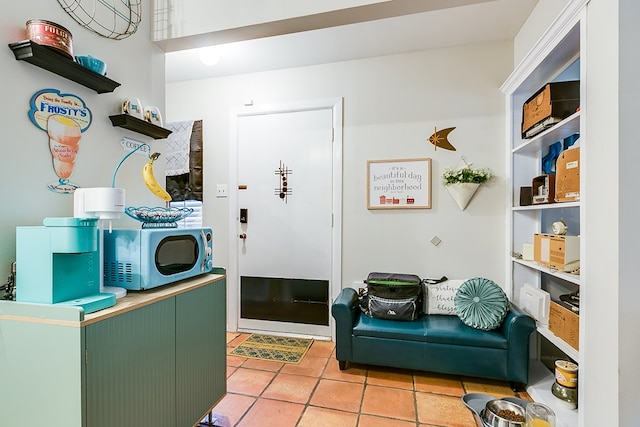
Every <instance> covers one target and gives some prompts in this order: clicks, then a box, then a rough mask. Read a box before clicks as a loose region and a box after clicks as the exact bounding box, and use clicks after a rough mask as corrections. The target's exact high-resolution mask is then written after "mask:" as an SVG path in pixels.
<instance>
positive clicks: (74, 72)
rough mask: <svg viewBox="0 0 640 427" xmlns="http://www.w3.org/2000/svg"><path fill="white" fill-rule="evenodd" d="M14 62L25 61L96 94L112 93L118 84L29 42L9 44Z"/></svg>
mask: <svg viewBox="0 0 640 427" xmlns="http://www.w3.org/2000/svg"><path fill="white" fill-rule="evenodd" d="M9 48H10V49H11V50H12V51H13V54H14V55H15V57H16V60H19V61H26V62H28V63H30V64H33V65H35V66H37V67H40V68H42V69H45V70H47V71H50V72H52V73H54V74H57V75H59V76H62V77H65V78H67V79H69V80H72V81H74V82H76V83H78V84H81V85H82V86H85V87H88V88H89V89H93V90H95V91H96V92H97V93H107V92H113V91H114V90H115V89H116V88H117V87H118V86H120V83H118V82H115V81H113V80H111V79H110V78H108V77H106V76H103V75H101V74H98V73H94V72H93V71H91V70H89V69H88V68H85V67H83V66H82V65H80V64H78V63H77V62H75V61H73V60H71V59H68V58H65V57H64V56H63V55H61V54H59V53H57V52H55V51H53V50H52V49H50V48H48V47H46V46H41V45H39V44H37V43H34V42H32V41H31V40H23V41H20V42H16V43H9Z"/></svg>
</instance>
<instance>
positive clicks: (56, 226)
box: [16, 217, 116, 313]
mask: <svg viewBox="0 0 640 427" xmlns="http://www.w3.org/2000/svg"><path fill="white" fill-rule="evenodd" d="M98 221H99V220H98V218H66V217H62V218H45V219H44V221H43V226H37V227H16V301H20V302H30V303H41V304H61V305H73V306H77V307H82V309H83V310H84V312H85V313H93V312H95V311H98V310H102V309H104V308H107V307H111V306H113V305H115V303H116V297H115V295H114V294H112V293H106V292H104V293H101V292H100V252H99V251H100V247H99V245H98V243H99V240H98V232H99V229H98Z"/></svg>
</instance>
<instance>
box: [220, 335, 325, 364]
mask: <svg viewBox="0 0 640 427" xmlns="http://www.w3.org/2000/svg"><path fill="white" fill-rule="evenodd" d="M312 343H313V340H312V339H307V338H291V337H278V336H274V335H260V334H251V335H249V337H247V339H246V340H244V341H243V342H242V343H240V345H238V346H237V347H235V348H234V349H233V350H231V351H229V354H230V355H232V356H240V357H248V358H251V359H262V360H272V361H275V362H284V363H300V361H301V360H302V358H303V357H304V355H305V354H306V353H307V350H309V347H311V344H312Z"/></svg>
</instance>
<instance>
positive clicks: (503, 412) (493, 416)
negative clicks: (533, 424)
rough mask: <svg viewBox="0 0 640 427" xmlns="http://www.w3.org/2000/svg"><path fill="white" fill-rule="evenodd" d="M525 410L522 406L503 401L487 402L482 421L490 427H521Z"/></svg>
mask: <svg viewBox="0 0 640 427" xmlns="http://www.w3.org/2000/svg"><path fill="white" fill-rule="evenodd" d="M524 414H525V410H524V408H523V407H522V406H520V405H517V404H515V403H513V402H509V401H507V400H503V399H493V400H490V401H489V402H487V405H486V406H485V409H484V411H482V421H483V422H484V423H485V424H486V425H487V426H490V427H523V426H524Z"/></svg>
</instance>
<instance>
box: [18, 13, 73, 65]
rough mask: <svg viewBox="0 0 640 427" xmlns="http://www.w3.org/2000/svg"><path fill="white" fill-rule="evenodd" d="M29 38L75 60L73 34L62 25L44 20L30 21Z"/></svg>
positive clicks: (28, 25)
mask: <svg viewBox="0 0 640 427" xmlns="http://www.w3.org/2000/svg"><path fill="white" fill-rule="evenodd" d="M27 37H28V38H29V40H31V41H32V42H34V43H38V44H39V45H42V46H47V47H50V48H53V49H54V50H55V51H56V52H59V53H61V54H63V55H64V56H66V57H67V58H69V59H73V46H72V43H71V39H72V36H71V32H70V31H69V30H67V29H66V28H65V27H63V26H62V25H59V24H56V23H55V22H51V21H45V20H43V19H30V20H28V21H27Z"/></svg>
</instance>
